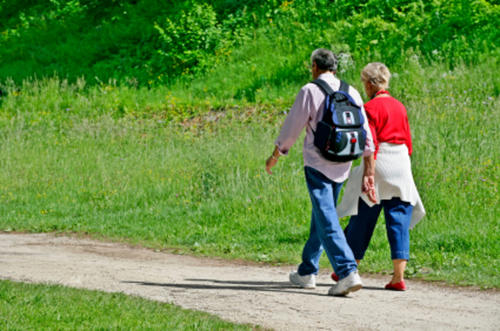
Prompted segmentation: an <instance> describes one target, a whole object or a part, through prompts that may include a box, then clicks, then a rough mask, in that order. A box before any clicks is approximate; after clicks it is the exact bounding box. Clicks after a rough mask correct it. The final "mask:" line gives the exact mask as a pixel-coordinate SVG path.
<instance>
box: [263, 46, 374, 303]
mask: <svg viewBox="0 0 500 331" xmlns="http://www.w3.org/2000/svg"><path fill="white" fill-rule="evenodd" d="M337 63H338V61H337V58H336V56H335V55H334V54H333V53H332V52H331V51H329V50H326V49H321V48H320V49H317V50H315V51H314V52H313V53H312V55H311V64H312V76H313V79H318V78H319V79H322V80H324V81H325V82H327V83H328V84H329V85H330V86H331V87H332V89H333V90H334V91H337V90H339V88H340V80H339V79H338V78H336V77H335V73H336V70H337ZM348 93H349V94H350V95H351V97H352V98H353V99H354V101H355V102H356V103H357V104H358V105H359V106H360V107H361V108H362V107H363V101H362V99H361V96H360V95H359V93H358V91H356V89H354V88H353V87H352V86H349V92H348ZM325 99H326V98H325V94H324V93H323V92H322V90H321V89H320V88H319V87H318V86H317V85H316V84H313V83H309V84H306V85H305V86H304V87H302V89H301V90H300V92H299V94H298V95H297V98H296V99H295V103H294V104H293V106H292V109H291V110H290V113H289V114H288V116H287V118H286V119H285V122H284V123H283V127H282V128H281V132H280V135H279V137H278V139H277V140H276V142H275V145H276V147H275V149H274V151H273V154H272V155H271V156H270V157H269V158H268V159H267V161H266V171H267V172H268V173H269V174H272V172H271V168H272V167H274V166H275V165H276V163H277V162H278V158H279V157H280V156H281V155H286V154H287V153H288V150H289V149H290V147H291V146H292V145H293V144H294V142H295V141H296V140H297V138H298V136H299V135H300V132H301V131H302V129H303V128H304V127H306V136H305V139H304V147H303V156H304V170H305V175H306V182H307V187H308V190H309V195H310V198H311V203H312V216H311V228H310V234H309V239H308V240H307V242H306V244H305V246H304V249H303V252H302V263H301V264H300V265H299V267H298V270H297V271H293V272H291V273H290V281H291V282H292V284H294V285H298V286H300V287H303V288H314V287H315V286H316V275H317V273H318V270H319V259H320V257H321V254H322V252H323V249H324V250H325V251H326V254H327V256H328V259H329V261H330V263H331V264H332V267H333V269H334V271H335V273H336V274H337V276H338V277H339V281H338V282H337V284H335V285H334V286H333V287H332V288H330V290H329V291H328V294H329V295H336V296H342V295H346V294H348V293H349V292H354V291H357V290H359V289H360V288H361V287H362V282H361V278H360V277H359V275H358V271H357V264H356V261H355V260H354V255H353V253H352V251H351V248H350V247H349V246H348V244H347V241H346V238H345V236H344V232H343V231H342V228H341V226H340V224H339V219H338V216H337V212H336V209H335V207H336V203H337V198H338V194H339V192H340V189H341V187H342V183H343V182H344V181H345V180H346V179H347V177H348V174H349V170H350V168H351V162H343V163H337V162H332V161H328V160H327V159H325V158H324V157H323V156H322V155H321V153H320V151H319V150H318V149H317V148H316V147H315V146H314V131H316V125H317V123H318V121H320V120H321V118H322V116H323V108H324V105H325ZM362 113H363V116H365V119H366V118H367V117H366V114H365V112H364V109H363V108H362ZM364 129H365V130H366V133H367V138H366V147H365V150H364V153H363V157H364V163H365V169H364V174H363V184H362V186H363V187H362V190H363V192H364V193H367V194H368V196H369V198H370V200H372V201H374V202H375V201H376V200H375V196H374V189H375V188H374V174H375V163H374V160H373V151H374V147H373V141H372V137H371V132H370V128H369V126H368V121H367V120H365V123H364Z"/></svg>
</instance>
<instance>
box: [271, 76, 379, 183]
mask: <svg viewBox="0 0 500 331" xmlns="http://www.w3.org/2000/svg"><path fill="white" fill-rule="evenodd" d="M318 78H320V79H322V80H324V81H326V82H327V83H328V84H330V86H331V87H332V88H333V90H334V91H337V90H338V89H339V88H340V80H339V79H338V78H336V77H335V76H334V75H333V74H332V73H329V72H327V73H323V74H321V75H320V76H319V77H318ZM349 94H350V95H351V97H352V98H353V99H354V101H355V102H356V103H357V104H358V106H360V107H361V111H362V113H363V116H364V117H365V123H364V125H363V127H364V128H365V130H366V134H367V136H366V146H365V150H364V153H363V156H369V155H371V154H372V153H373V152H374V150H375V148H374V145H373V139H372V135H371V132H370V127H369V125H368V117H366V114H365V110H364V108H363V100H362V99H361V96H360V95H359V92H358V91H357V90H356V89H355V88H354V87H352V86H350V85H349ZM324 107H325V94H324V93H323V91H322V90H321V89H320V88H319V87H318V86H317V85H316V84H313V83H309V84H306V85H304V87H302V89H301V90H300V92H299V94H298V95H297V98H296V99H295V102H294V104H293V106H292V109H290V113H289V114H288V116H287V117H286V119H285V122H284V123H283V126H282V128H281V132H280V135H279V137H278V139H276V142H275V144H276V146H278V149H279V150H280V152H281V154H284V155H286V154H288V151H289V149H290V148H291V147H292V145H293V144H294V143H295V141H296V140H297V138H298V137H299V135H300V132H301V131H302V129H304V127H305V128H306V137H305V139H304V147H303V150H302V151H303V156H304V166H309V167H311V168H314V169H316V170H318V171H319V172H321V173H322V174H323V175H325V176H326V177H328V178H329V179H330V180H332V181H334V182H337V183H341V182H344V181H345V180H346V179H347V177H348V176H349V170H350V169H351V163H352V162H342V163H337V162H332V161H328V160H327V159H325V158H323V156H321V153H320V151H319V149H318V148H316V146H314V133H313V131H316V125H317V123H318V121H320V120H321V118H322V116H323V108H324Z"/></svg>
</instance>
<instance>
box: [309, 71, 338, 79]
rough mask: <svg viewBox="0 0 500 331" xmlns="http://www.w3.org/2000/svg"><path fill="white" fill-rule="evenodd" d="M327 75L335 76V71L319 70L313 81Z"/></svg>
mask: <svg viewBox="0 0 500 331" xmlns="http://www.w3.org/2000/svg"><path fill="white" fill-rule="evenodd" d="M325 73H330V74H332V75H334V76H335V72H333V71H330V70H318V71H317V72H316V75H314V76H313V79H318V77H319V76H321V75H322V74H325Z"/></svg>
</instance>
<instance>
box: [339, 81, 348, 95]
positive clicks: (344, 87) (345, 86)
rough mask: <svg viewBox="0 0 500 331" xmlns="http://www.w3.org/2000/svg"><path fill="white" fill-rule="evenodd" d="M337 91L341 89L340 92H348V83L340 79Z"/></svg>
mask: <svg viewBox="0 0 500 331" xmlns="http://www.w3.org/2000/svg"><path fill="white" fill-rule="evenodd" d="M339 91H342V92H345V93H347V94H349V84H347V83H346V82H344V81H343V80H341V81H340V88H339Z"/></svg>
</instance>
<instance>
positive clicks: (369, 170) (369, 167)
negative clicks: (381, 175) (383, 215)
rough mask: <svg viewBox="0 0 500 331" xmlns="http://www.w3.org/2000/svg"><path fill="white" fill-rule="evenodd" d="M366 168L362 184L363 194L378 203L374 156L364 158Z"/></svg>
mask: <svg viewBox="0 0 500 331" xmlns="http://www.w3.org/2000/svg"><path fill="white" fill-rule="evenodd" d="M363 162H364V165H365V168H364V169H363V181H362V182H361V192H363V193H364V194H366V195H367V196H368V199H369V200H370V201H371V202H373V203H377V194H376V193H375V159H374V158H373V154H372V155H370V156H365V157H364V158H363Z"/></svg>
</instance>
